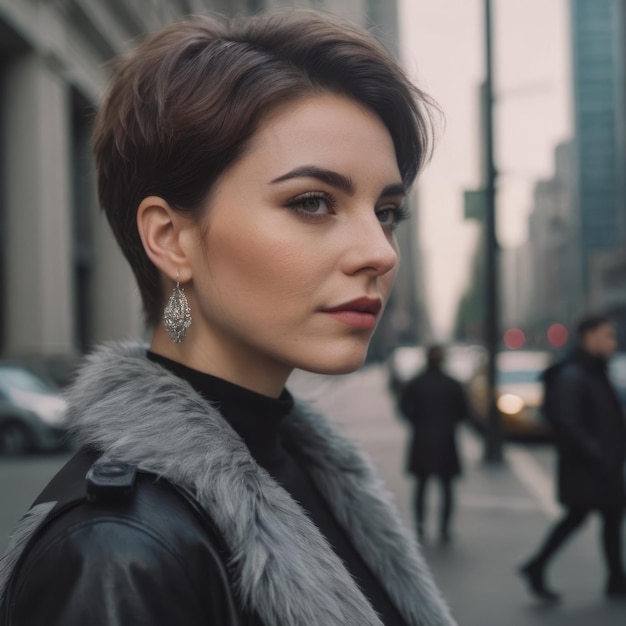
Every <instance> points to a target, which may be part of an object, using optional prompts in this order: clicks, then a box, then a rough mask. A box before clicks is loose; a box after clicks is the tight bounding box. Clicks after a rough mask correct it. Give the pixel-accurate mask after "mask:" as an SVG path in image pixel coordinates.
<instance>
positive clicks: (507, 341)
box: [504, 328, 526, 350]
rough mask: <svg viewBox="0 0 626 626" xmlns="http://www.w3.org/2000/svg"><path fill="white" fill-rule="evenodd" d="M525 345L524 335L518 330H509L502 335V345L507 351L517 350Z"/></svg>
mask: <svg viewBox="0 0 626 626" xmlns="http://www.w3.org/2000/svg"><path fill="white" fill-rule="evenodd" d="M525 343H526V335H525V334H524V331H523V330H520V329H519V328H509V330H507V331H506V332H505V333H504V345H505V346H506V347H507V348H508V349H509V350H519V349H520V348H521V347H522V346H523V345H524V344H525Z"/></svg>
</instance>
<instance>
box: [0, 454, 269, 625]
mask: <svg viewBox="0 0 626 626" xmlns="http://www.w3.org/2000/svg"><path fill="white" fill-rule="evenodd" d="M96 457H97V455H95V454H94V453H91V452H83V453H79V454H78V455H76V456H75V457H74V458H73V459H72V460H70V462H69V463H68V464H67V465H66V466H65V467H64V468H63V469H62V470H61V471H60V472H59V474H57V476H56V477H55V478H54V479H53V481H52V482H51V483H50V484H49V485H48V487H47V488H46V490H45V491H44V492H43V493H42V495H41V496H40V498H39V499H38V501H41V502H45V501H49V500H53V499H54V500H59V499H64V498H65V499H69V500H71V499H72V497H71V493H72V492H76V490H77V489H78V490H80V489H84V485H85V478H84V477H85V474H86V472H87V470H88V469H89V467H90V466H91V464H92V463H93V462H94V460H95V459H96ZM68 494H69V497H68ZM101 500H102V499H101V498H100V499H97V500H96V501H94V502H88V501H87V500H85V499H83V500H82V501H80V502H78V504H76V502H74V504H73V505H71V506H69V507H66V510H65V511H63V512H61V513H60V514H59V515H57V516H56V517H54V519H52V520H51V522H50V523H47V524H45V525H44V526H43V527H42V529H41V530H40V531H38V533H37V534H36V535H35V538H34V541H33V542H32V545H30V546H29V547H28V549H27V551H26V553H25V554H24V555H23V557H22V559H21V561H20V562H19V564H18V568H17V569H16V571H15V573H14V576H13V577H12V580H11V583H10V585H9V588H8V593H7V597H6V602H5V603H4V607H3V612H2V617H1V618H0V624H1V625H2V626H44V625H45V626H61V625H63V626H85V625H86V624H89V626H100V625H101V626H105V625H106V626H148V625H149V626H161V625H162V626H166V625H167V626H172V625H173V624H176V626H200V625H208V624H216V625H217V624H219V625H220V626H252V625H254V626H256V625H258V624H260V623H261V622H260V621H259V620H258V618H256V617H251V616H249V615H244V614H243V613H242V612H241V611H240V610H239V609H238V608H237V607H236V603H235V600H234V598H233V595H234V594H233V591H232V586H231V581H230V580H229V574H228V571H227V569H226V567H225V565H224V563H225V562H226V558H227V557H226V554H225V548H224V547H223V544H222V542H221V540H220V538H219V536H218V535H217V532H216V530H215V529H214V527H213V525H212V522H211V520H210V519H207V517H206V514H204V513H203V512H201V511H200V509H198V508H197V507H196V506H195V505H194V501H193V499H192V498H190V497H186V495H185V494H183V493H181V492H180V491H179V490H177V489H175V488H174V487H172V486H171V485H170V484H169V483H167V482H166V481H163V480H157V479H156V478H155V477H154V476H153V475H150V474H145V473H138V474H137V478H136V481H135V487H134V489H133V492H132V494H131V496H130V497H129V498H123V499H115V498H113V499H108V500H107V501H104V502H103V501H101ZM112 553H113V554H114V558H111V554H112ZM59 564H62V565H61V566H59Z"/></svg>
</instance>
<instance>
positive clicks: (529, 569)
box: [519, 561, 561, 602]
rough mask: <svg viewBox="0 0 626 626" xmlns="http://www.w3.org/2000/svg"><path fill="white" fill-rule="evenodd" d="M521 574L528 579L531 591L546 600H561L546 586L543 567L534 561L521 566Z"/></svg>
mask: <svg viewBox="0 0 626 626" xmlns="http://www.w3.org/2000/svg"><path fill="white" fill-rule="evenodd" d="M519 573H520V575H521V576H522V577H523V578H524V579H525V580H526V584H527V585H528V589H529V591H530V592H531V593H532V594H533V595H534V596H535V597H537V598H539V599H540V600H543V601H544V602H559V601H560V600H561V597H560V596H559V594H558V593H556V592H555V591H552V589H550V588H549V587H547V586H546V583H545V581H544V579H543V568H542V567H541V566H540V565H537V564H536V563H533V562H532V561H531V562H530V563H527V564H526V565H523V566H522V567H520V568H519Z"/></svg>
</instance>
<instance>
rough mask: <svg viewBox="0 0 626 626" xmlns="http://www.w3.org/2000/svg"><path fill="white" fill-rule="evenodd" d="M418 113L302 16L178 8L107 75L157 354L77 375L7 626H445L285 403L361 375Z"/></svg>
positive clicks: (342, 34) (10, 568) (101, 129)
mask: <svg viewBox="0 0 626 626" xmlns="http://www.w3.org/2000/svg"><path fill="white" fill-rule="evenodd" d="M430 105H431V103H430V100H429V99H428V97H427V96H425V95H424V94H423V93H422V92H420V91H419V90H418V89H417V88H415V87H414V86H413V85H411V84H410V82H409V81H408V79H407V78H406V77H405V74H404V73H403V71H402V70H401V68H400V67H399V66H398V64H397V63H396V61H395V60H394V59H393V56H392V55H391V54H389V53H388V52H387V51H386V50H385V48H384V47H383V46H382V45H381V44H380V43H379V42H377V41H376V39H374V37H373V36H372V35H371V34H369V33H367V32H366V31H363V30H360V29H358V28H356V27H354V26H351V25H349V24H347V23H346V22H344V21H342V20H339V19H335V18H332V17H330V16H326V15H322V14H318V13H313V12H301V11H283V12H278V13H273V14H263V15H257V16H255V17H251V18H238V19H233V20H222V19H218V18H214V17H209V16H201V15H195V16H190V17H188V18H185V19H183V20H181V21H179V22H176V23H174V24H172V25H170V26H169V27H167V28H166V29H164V30H163V31H162V32H160V33H157V34H156V35H154V36H152V37H149V38H148V39H147V40H146V41H145V42H144V43H142V44H141V45H140V46H139V47H138V48H137V49H135V50H134V51H132V52H130V53H129V54H126V55H124V56H123V57H122V58H121V59H120V60H119V62H118V64H117V66H116V75H115V77H114V80H113V83H112V87H111V89H110V91H109V93H108V95H107V97H106V99H105V100H104V103H103V106H102V107H101V109H100V111H99V113H98V116H97V119H96V123H95V141H94V146H95V155H96V165H97V171H98V187H99V194H100V200H101V203H102V205H103V208H104V210H105V211H106V213H107V217H108V220H109V223H110V225H111V227H112V229H113V231H114V233H115V235H116V237H117V240H118V243H119V244H120V246H121V248H122V250H123V252H124V254H125V256H126V258H127V259H128V261H129V263H130V265H131V267H132V269H133V271H134V272H135V275H136V278H137V282H138V285H139V290H140V292H141V295H142V298H143V303H144V308H145V312H146V317H147V322H148V325H149V327H150V329H151V331H152V336H151V343H150V346H146V345H143V344H138V343H137V344H135V343H129V342H124V343H117V344H111V345H108V346H106V347H103V348H100V349H98V350H96V351H95V352H94V354H92V355H91V356H90V357H89V359H88V361H87V363H86V365H85V366H84V368H83V370H82V371H81V372H80V374H79V377H78V379H77V382H76V384H75V385H74V387H73V388H72V390H71V392H70V394H69V396H70V411H69V413H70V421H71V423H72V424H73V428H74V431H75V433H76V437H77V440H78V442H79V443H80V444H81V445H82V446H83V447H82V449H81V451H80V452H79V453H78V454H77V455H76V456H75V457H74V458H73V459H72V460H71V461H70V462H69V464H68V465H66V466H65V468H64V469H62V470H61V472H60V473H59V474H58V475H57V476H56V477H55V478H54V479H53V480H52V482H51V483H50V484H49V485H48V487H47V488H46V489H45V491H44V492H43V494H42V495H41V496H40V498H39V499H38V501H37V504H36V506H35V507H33V508H32V509H31V511H30V512H29V514H28V515H27V517H26V518H25V519H24V522H23V523H22V524H21V525H20V526H19V528H18V532H17V533H16V534H15V535H14V538H13V542H12V544H11V547H10V548H9V552H8V554H7V557H5V559H4V561H3V568H0V588H1V587H2V582H3V581H4V582H5V583H6V581H7V579H8V584H7V585H6V587H5V589H6V597H5V600H4V611H3V612H2V618H0V623H1V624H3V625H8V624H9V623H10V624H12V625H14V626H32V625H34V624H46V625H47V626H60V625H63V626H79V625H80V626H84V625H85V624H89V625H90V626H113V625H114V624H115V625H116V626H131V625H132V626H139V625H148V624H150V625H151V626H159V625H166V624H167V625H168V626H171V625H172V624H176V626H201V625H206V624H216V625H217V624H219V625H220V626H231V625H234V624H237V625H247V626H251V625H254V626H258V625H260V624H264V625H266V626H274V625H284V626H304V625H305V624H306V625H307V626H344V625H353V626H381V625H382V624H385V625H387V626H392V625H395V626H406V625H412V626H418V625H420V626H452V625H453V624H454V620H453V619H452V617H451V616H450V613H449V610H448V608H447V607H446V605H445V603H444V602H443V600H442V598H441V596H440V594H439V591H438V590H437V588H436V586H435V584H434V583H433V580H432V577H431V575H430V572H429V570H428V567H427V566H426V564H425V563H424V561H423V558H422V556H421V554H420V552H419V549H418V546H417V545H416V544H415V543H414V542H413V541H412V540H411V538H410V536H409V534H408V533H406V531H405V530H404V528H403V527H402V525H401V523H400V521H399V518H398V516H397V513H396V511H395V509H393V508H392V507H391V506H390V505H389V498H388V496H387V494H386V492H385V490H384V489H382V488H381V486H380V482H379V479H378V478H377V476H376V475H375V474H374V471H373V469H372V467H371V464H370V463H369V462H368V461H367V460H365V459H364V458H363V456H362V454H361V452H360V451H359V450H358V449H357V448H356V446H355V445H354V444H352V443H350V442H347V441H345V440H344V439H343V438H342V436H341V435H340V434H339V433H338V432H337V431H336V429H335V428H334V427H333V426H332V425H331V423H330V422H329V421H328V420H327V419H326V418H324V416H322V415H320V414H319V413H317V412H316V411H315V410H314V409H313V407H310V406H307V405H306V404H304V403H303V402H300V401H294V398H293V397H292V396H291V394H290V393H289V391H288V390H287V389H286V388H285V384H286V381H287V378H288V377H289V375H290V374H291V372H292V370H293V369H294V368H296V367H299V368H303V369H305V370H309V371H313V372H323V373H325V374H339V373H347V372H350V371H353V370H355V369H356V368H358V367H359V366H360V365H361V364H362V363H363V361H364V359H365V355H366V351H367V346H368V343H369V340H370V337H371V335H372V333H373V331H374V328H375V326H376V323H377V322H378V320H379V318H380V315H381V314H382V311H383V309H384V306H385V304H386V302H387V299H388V297H389V293H390V290H391V286H392V283H393V279H394V275H395V272H396V267H397V259H398V247H397V242H396V237H395V234H394V230H395V228H396V227H397V226H398V224H399V222H400V221H401V219H402V217H403V215H404V208H403V207H404V200H405V195H406V193H407V192H408V188H409V187H410V185H411V184H412V182H413V180H414V178H415V176H416V174H417V172H418V170H419V168H420V166H421V165H422V164H423V162H424V160H425V159H426V157H427V154H428V152H429V147H430V128H431V124H432V120H431V118H430V115H431V114H430V108H431V106H430ZM121 293H122V292H120V293H112V294H111V297H112V298H115V297H120V294H121ZM134 466H136V468H134ZM87 472H89V473H88V475H87V481H85V478H84V477H85V474H86V473H87ZM85 484H86V488H87V490H88V494H89V497H88V498H85V497H84V496H83V497H81V496H82V494H83V493H84V490H85ZM51 509H52V510H51ZM42 524H43V526H42ZM37 528H39V530H37ZM0 593H1V589H0ZM0 602H1V598H0Z"/></svg>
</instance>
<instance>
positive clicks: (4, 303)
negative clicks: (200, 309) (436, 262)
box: [0, 0, 397, 360]
mask: <svg viewBox="0 0 626 626" xmlns="http://www.w3.org/2000/svg"><path fill="white" fill-rule="evenodd" d="M288 5H290V6H300V7H312V8H321V9H324V10H328V11H331V12H336V13H338V14H340V15H342V16H344V17H347V18H349V19H351V20H352V21H354V22H356V23H359V24H361V25H363V26H367V27H371V28H373V29H374V30H375V32H376V33H377V34H378V35H380V36H381V38H382V39H384V40H385V41H387V42H392V43H393V44H394V45H392V46H391V47H392V48H395V43H396V42H397V15H396V2H395V1H391V2H385V3H382V2H376V1H374V0H294V1H293V2H288V1H282V0H124V1H123V2H121V1H119V0H98V2H94V1H92V0H55V1H54V2H46V1H43V0H0V356H5V357H7V356H8V357H16V358H22V359H26V358H31V357H32V358H37V359H46V360H48V359H52V358H53V357H54V358H56V357H63V358H66V357H72V356H73V355H78V354H80V353H81V352H83V351H85V350H87V349H88V348H89V347H90V346H91V345H93V344H94V343H97V342H100V341H104V340H110V339H117V338H121V337H141V336H142V335H143V334H144V333H145V330H144V326H143V320H142V316H141V303H140V298H139V294H138V291H137V288H136V286H135V281H134V278H133V277H132V274H131V272H130V269H129V268H128V267H127V264H126V262H125V260H124V259H123V257H122V255H121V253H120V252H119V250H118V248H117V245H116V243H115V241H114V239H113V236H112V235H111V234H110V232H109V228H108V226H107V225H106V224H105V223H104V217H103V216H102V214H101V213H100V211H99V209H98V207H97V200H96V198H95V190H94V187H95V185H94V176H93V169H92V164H91V157H90V148H89V137H90V132H91V122H92V119H93V115H94V112H95V108H96V106H97V103H98V101H99V98H100V97H101V94H102V92H103V89H104V86H105V84H106V81H107V74H106V62H107V61H108V60H109V59H111V58H112V57H113V56H115V55H117V54H118V53H120V52H122V51H124V50H125V49H127V47H128V46H129V45H131V43H132V42H133V41H137V40H138V39H139V38H141V37H142V36H144V35H145V34H146V33H149V32H153V31H155V30H158V29H160V28H161V27H162V26H164V25H165V24H166V23H169V22H170V21H172V20H174V19H175V18H177V17H179V16H181V15H183V14H188V13H191V12H194V11H207V10H208V11H213V12H217V13H222V14H240V13H251V12H256V11H260V10H263V9H265V8H277V7H280V6H288Z"/></svg>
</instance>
